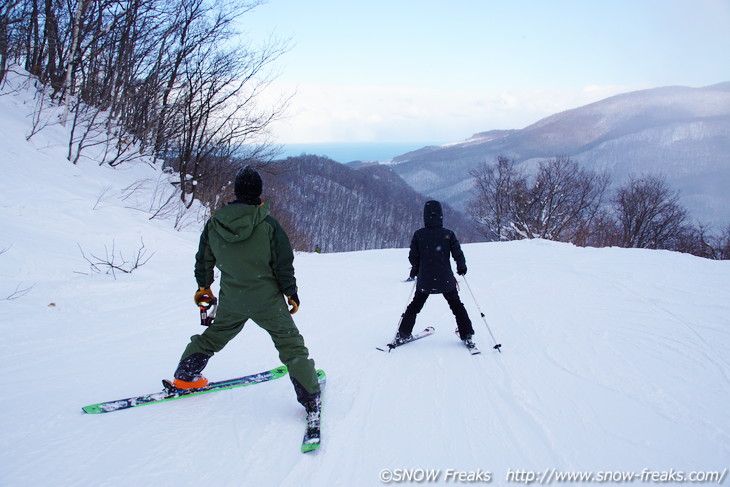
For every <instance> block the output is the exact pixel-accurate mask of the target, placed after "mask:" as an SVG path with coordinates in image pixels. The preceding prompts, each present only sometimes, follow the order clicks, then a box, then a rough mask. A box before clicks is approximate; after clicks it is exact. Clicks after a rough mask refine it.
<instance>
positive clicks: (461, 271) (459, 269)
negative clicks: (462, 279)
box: [456, 266, 466, 276]
mask: <svg viewBox="0 0 730 487" xmlns="http://www.w3.org/2000/svg"><path fill="white" fill-rule="evenodd" d="M456 273H457V274H459V275H460V276H465V275H466V266H464V267H457V269H456Z"/></svg>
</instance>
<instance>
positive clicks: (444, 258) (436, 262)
mask: <svg viewBox="0 0 730 487" xmlns="http://www.w3.org/2000/svg"><path fill="white" fill-rule="evenodd" d="M443 222H444V214H443V210H442V208H441V203H439V202H438V201H427V202H426V204H425V205H424V207H423V223H424V228H421V229H419V230H416V233H414V234H413V238H412V239H411V250H410V252H409V253H408V260H409V261H410V263H411V276H415V275H418V281H417V282H416V287H417V289H418V290H419V291H421V292H424V293H428V294H443V293H447V292H449V291H452V290H453V289H455V288H456V279H454V273H453V271H452V270H451V261H450V260H449V257H453V258H454V261H455V262H456V269H457V272H461V271H464V272H466V259H465V258H464V252H462V250H461V245H460V244H459V240H458V239H457V238H456V235H455V234H454V232H452V231H451V230H449V229H448V228H444V224H443Z"/></svg>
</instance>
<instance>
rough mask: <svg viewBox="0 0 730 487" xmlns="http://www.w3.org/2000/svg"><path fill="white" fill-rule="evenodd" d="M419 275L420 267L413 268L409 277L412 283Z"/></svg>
mask: <svg viewBox="0 0 730 487" xmlns="http://www.w3.org/2000/svg"><path fill="white" fill-rule="evenodd" d="M417 275H418V267H411V273H410V275H409V276H408V280H409V281H412V280H413V279H415V278H416V276H417Z"/></svg>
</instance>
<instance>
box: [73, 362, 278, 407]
mask: <svg viewBox="0 0 730 487" xmlns="http://www.w3.org/2000/svg"><path fill="white" fill-rule="evenodd" d="M287 372H288V370H287V368H286V367H285V366H283V365H282V366H281V367H277V368H275V369H271V370H267V371H265V372H260V373H258V374H252V375H247V376H245V377H238V378H235V379H228V380H223V381H219V382H210V383H209V384H208V385H207V386H205V387H204V388H202V389H191V390H187V391H179V390H176V391H169V390H164V391H161V392H155V393H152V394H147V395H144V396H137V397H129V398H126V399H118V400H116V401H107V402H101V403H98V404H91V405H89V406H84V407H83V408H81V409H82V410H83V411H84V412H85V413H88V414H101V413H111V412H113V411H120V410H122V409H129V408H134V407H137V406H145V405H147V404H155V403H158V402H165V401H173V400H175V399H182V398H183V397H191V396H197V395H200V394H208V393H210V392H215V391H222V390H224V389H233V388H235V387H244V386H249V385H252V384H260V383H261V382H268V381H270V380H274V379H278V378H280V377H284V376H285V375H286V374H287ZM162 382H163V385H166V384H165V382H166V381H164V380H163V381H162ZM168 384H169V382H168ZM166 387H167V386H166Z"/></svg>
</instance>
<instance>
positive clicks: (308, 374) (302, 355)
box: [180, 307, 319, 394]
mask: <svg viewBox="0 0 730 487" xmlns="http://www.w3.org/2000/svg"><path fill="white" fill-rule="evenodd" d="M249 319H251V320H253V321H254V322H255V323H256V324H257V325H259V326H260V327H261V328H263V329H264V330H266V331H267V332H268V333H269V335H270V336H271V340H272V341H273V342H274V346H275V347H276V350H277V351H278V352H279V360H281V363H283V364H284V365H286V366H287V368H288V369H289V375H290V376H291V377H292V378H294V379H296V380H297V381H298V382H299V383H300V384H301V385H302V387H304V389H306V390H307V392H309V393H312V394H313V393H316V392H318V391H319V382H318V381H317V372H316V370H315V368H314V360H312V359H311V358H309V350H308V349H307V347H306V346H305V345H304V338H303V337H302V335H301V334H300V333H299V330H298V329H297V326H296V325H295V324H294V320H293V319H292V317H291V315H290V314H289V311H288V310H287V309H286V308H285V307H284V308H282V310H281V311H276V312H275V313H273V314H272V313H269V314H268V315H267V316H244V315H239V314H236V313H231V312H229V311H226V310H224V309H221V308H218V312H217V313H216V316H215V320H214V321H213V324H212V325H211V326H209V327H208V328H206V330H205V331H204V332H203V333H202V334H200V335H194V336H192V337H190V343H189V344H188V346H187V348H186V349H185V351H184V352H183V355H182V357H181V358H180V360H181V361H182V360H185V359H186V358H187V357H189V356H191V355H193V354H194V353H202V354H205V355H208V356H212V355H213V354H215V353H216V352H220V351H221V350H222V349H223V347H225V346H226V344H227V343H228V342H230V341H231V340H233V338H234V337H235V336H236V335H238V333H239V332H240V331H241V330H242V329H243V326H244V325H245V324H246V322H247V321H248V320H249Z"/></svg>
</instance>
